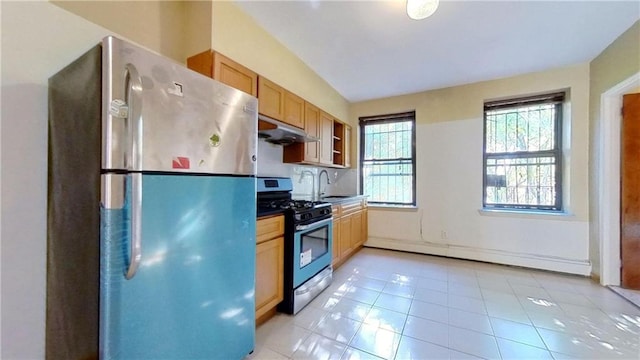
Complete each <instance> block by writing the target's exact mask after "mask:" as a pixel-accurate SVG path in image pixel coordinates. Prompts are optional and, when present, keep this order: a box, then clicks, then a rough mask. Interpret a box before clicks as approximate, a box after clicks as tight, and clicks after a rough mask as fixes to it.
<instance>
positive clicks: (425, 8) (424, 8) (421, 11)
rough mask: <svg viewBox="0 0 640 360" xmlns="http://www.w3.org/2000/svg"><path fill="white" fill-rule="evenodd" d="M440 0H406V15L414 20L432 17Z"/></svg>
mask: <svg viewBox="0 0 640 360" xmlns="http://www.w3.org/2000/svg"><path fill="white" fill-rule="evenodd" d="M439 3H440V0H407V15H408V16H409V17H410V18H412V19H414V20H422V19H426V18H428V17H429V16H431V15H433V13H434V12H436V9H437V8H438V4H439Z"/></svg>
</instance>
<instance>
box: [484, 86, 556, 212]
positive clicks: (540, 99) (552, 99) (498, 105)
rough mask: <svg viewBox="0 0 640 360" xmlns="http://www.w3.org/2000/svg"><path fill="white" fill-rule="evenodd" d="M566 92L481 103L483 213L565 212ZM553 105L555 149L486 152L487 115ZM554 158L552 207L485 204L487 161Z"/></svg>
mask: <svg viewBox="0 0 640 360" xmlns="http://www.w3.org/2000/svg"><path fill="white" fill-rule="evenodd" d="M565 99H566V94H565V92H554V93H548V94H542V95H534V96H527V97H518V98H510V99H505V100H498V101H486V102H485V103H484V111H483V122H482V137H483V138H482V165H483V166H482V173H483V174H482V208H483V210H508V211H523V212H526V211H536V212H538V211H539V212H548V213H558V212H562V211H564V203H563V184H564V183H563V181H564V179H563V172H564V171H563V168H564V161H563V143H562V140H563V132H562V130H563V122H564V119H563V112H564V102H565ZM543 104H554V106H555V119H554V122H555V123H554V135H555V136H554V148H553V149H550V150H538V151H512V152H503V153H491V154H488V153H487V112H488V111H492V110H499V109H517V108H521V107H525V106H532V105H543ZM545 156H546V157H549V156H553V157H554V164H555V174H554V176H555V189H554V190H555V202H554V204H553V205H528V204H509V203H499V204H487V176H488V174H487V160H489V159H496V160H499V159H526V158H536V157H545Z"/></svg>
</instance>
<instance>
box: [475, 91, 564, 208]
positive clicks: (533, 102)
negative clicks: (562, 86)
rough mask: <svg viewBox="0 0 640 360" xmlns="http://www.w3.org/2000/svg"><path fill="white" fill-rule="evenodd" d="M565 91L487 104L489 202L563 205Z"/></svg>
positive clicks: (486, 185)
mask: <svg viewBox="0 0 640 360" xmlns="http://www.w3.org/2000/svg"><path fill="white" fill-rule="evenodd" d="M563 101H564V93H554V94H547V95H540V96H533V97H528V98H520V99H511V100H504V101H494V102H487V103H485V105H484V200H483V206H484V207H485V208H489V209H491V208H497V209H501V208H503V209H523V210H526V209H529V210H550V211H560V210H562V144H561V139H562V134H561V133H562V103H563Z"/></svg>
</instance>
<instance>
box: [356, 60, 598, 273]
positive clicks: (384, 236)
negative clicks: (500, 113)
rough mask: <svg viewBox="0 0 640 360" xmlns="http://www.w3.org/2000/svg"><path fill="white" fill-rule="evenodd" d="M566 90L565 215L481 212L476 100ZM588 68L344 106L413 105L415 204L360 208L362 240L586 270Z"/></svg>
mask: <svg viewBox="0 0 640 360" xmlns="http://www.w3.org/2000/svg"><path fill="white" fill-rule="evenodd" d="M564 89H568V90H569V99H568V101H567V104H566V114H565V115H566V116H565V117H564V121H565V124H566V134H565V144H566V147H567V149H565V152H564V156H565V157H564V159H565V163H566V169H565V172H564V175H565V187H564V192H565V194H564V195H565V196H564V197H565V204H566V214H564V215H559V216H553V215H533V214H526V215H524V214H513V213H495V212H493V213H488V212H484V211H480V210H481V209H482V136H483V102H484V101H486V100H493V99H499V98H505V97H515V96H521V95H529V94H536V93H541V92H550V91H557V90H564ZM588 97H589V66H588V64H578V65H574V66H570V67H566V68H559V69H552V70H548V71H544V72H539V73H534V74H525V75H520V76H516V77H511V78H505V79H499V80H493V81H486V82H481V83H475V84H468V85H462V86H456V87H451V88H446V89H439V90H433V91H426V92H422V93H416V94H409V95H403V96H397V97H393V98H385V99H378V100H371V101H365V102H361V103H355V104H352V106H351V109H350V113H351V122H352V123H354V122H355V121H357V118H358V117H360V116H370V115H379V114H389V113H397V112H404V111H410V110H414V109H415V110H416V153H417V155H416V158H417V160H416V166H417V177H416V187H417V208H416V209H414V210H407V209H403V210H393V209H388V208H379V207H378V208H376V207H373V206H371V207H369V239H368V241H367V243H366V245H368V246H374V247H383V248H390V249H398V250H407V251H414V252H421V253H427V254H437V255H446V256H452V257H460V258H467V259H475V260H481V261H491V262H497V263H504V264H512V265H519V266H527V267H534V268H540V269H548V270H555V271H563V272H569V273H576V274H582V275H588V274H589V273H590V269H591V266H590V262H589V220H588V218H589V212H588V206H589V197H588V184H589V176H588V164H589V158H588V154H589V151H588V150H589V122H588V106H589V102H588V100H589V99H588Z"/></svg>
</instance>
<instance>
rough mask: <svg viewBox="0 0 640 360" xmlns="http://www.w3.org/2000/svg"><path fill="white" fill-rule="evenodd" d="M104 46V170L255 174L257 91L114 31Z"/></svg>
mask: <svg viewBox="0 0 640 360" xmlns="http://www.w3.org/2000/svg"><path fill="white" fill-rule="evenodd" d="M102 47H103V59H102V63H103V74H102V76H103V104H102V105H103V106H102V109H103V115H102V117H103V118H102V142H103V147H104V148H103V152H102V153H103V155H102V168H103V169H105V170H128V171H165V172H166V171H169V172H191V173H215V174H234V175H237V174H240V175H255V172H256V146H257V121H258V120H257V109H258V100H257V99H256V98H255V97H253V96H251V95H248V94H246V93H244V92H242V91H239V90H236V89H233V88H231V87H229V86H227V85H224V84H222V83H219V82H217V81H215V80H213V79H210V78H207V77H205V76H203V75H200V74H198V73H196V72H194V71H191V70H189V69H187V68H185V67H184V66H183V65H182V64H178V63H176V62H173V61H172V60H169V59H166V58H163V57H161V56H159V55H156V54H154V53H151V52H149V51H148V50H145V49H142V48H140V47H138V46H135V45H132V44H129V43H127V42H124V41H122V40H119V39H117V38H114V37H111V36H110V37H107V38H105V39H104V40H103V44H102Z"/></svg>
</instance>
